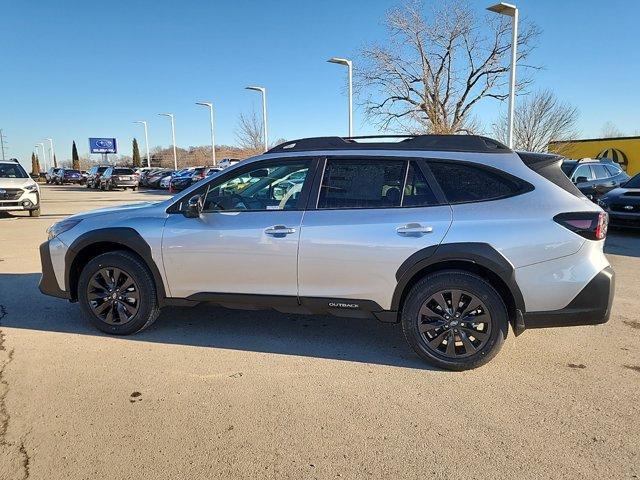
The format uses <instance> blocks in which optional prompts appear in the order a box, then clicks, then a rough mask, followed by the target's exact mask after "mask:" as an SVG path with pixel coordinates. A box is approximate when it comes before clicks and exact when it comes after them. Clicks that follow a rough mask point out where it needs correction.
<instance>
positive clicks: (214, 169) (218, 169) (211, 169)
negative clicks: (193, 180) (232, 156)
mask: <svg viewBox="0 0 640 480" xmlns="http://www.w3.org/2000/svg"><path fill="white" fill-rule="evenodd" d="M222 170H224V168H222V167H220V166H216V167H209V168H208V169H207V171H206V172H205V174H204V176H205V177H210V176H211V175H215V174H216V173H219V172H221V171H222Z"/></svg>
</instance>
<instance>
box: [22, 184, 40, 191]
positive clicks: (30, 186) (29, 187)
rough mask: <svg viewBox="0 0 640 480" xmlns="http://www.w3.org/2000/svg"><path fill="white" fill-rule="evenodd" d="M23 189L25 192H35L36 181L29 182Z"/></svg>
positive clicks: (36, 188)
mask: <svg viewBox="0 0 640 480" xmlns="http://www.w3.org/2000/svg"><path fill="white" fill-rule="evenodd" d="M24 189H25V190H26V191H27V192H36V191H37V190H38V184H37V183H30V184H29V185H27V186H26V187H24Z"/></svg>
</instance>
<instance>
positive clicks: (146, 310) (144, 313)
mask: <svg viewBox="0 0 640 480" xmlns="http://www.w3.org/2000/svg"><path fill="white" fill-rule="evenodd" d="M114 268H115V269H118V270H120V271H121V272H124V274H125V275H126V276H127V277H128V278H129V279H131V280H132V281H133V284H134V288H135V291H137V294H138V300H137V303H136V304H134V305H135V306H136V307H137V310H136V311H135V313H134V314H133V315H132V316H131V318H130V319H128V320H126V321H123V322H121V323H118V322H116V321H115V318H114V317H115V316H116V315H117V316H118V317H119V318H121V317H120V314H119V313H117V312H118V309H115V310H114V309H113V308H112V307H111V306H107V307H106V310H104V311H105V312H107V313H106V315H107V318H108V312H109V311H111V310H114V311H111V315H112V317H111V320H112V323H108V321H107V320H106V319H103V318H101V317H100V316H99V315H98V314H97V313H96V312H94V308H95V307H94V306H92V303H91V301H90V299H89V296H90V295H93V293H92V291H93V292H96V291H97V290H96V289H94V288H93V287H92V286H90V285H95V283H93V282H92V280H94V277H95V276H96V275H98V272H100V271H101V270H102V271H105V270H106V271H110V272H111V273H112V276H114V277H115V275H113V273H114V271H113V269H114ZM101 275H102V274H100V276H101ZM101 278H103V277H101ZM116 281H117V279H116ZM90 282H92V283H90ZM101 283H104V282H101ZM125 284H126V283H125ZM121 286H122V285H121ZM104 290H105V291H106V289H104ZM78 302H79V303H80V307H81V308H82V311H83V313H84V314H85V315H86V316H87V317H88V318H89V320H90V321H91V323H93V325H94V326H95V327H96V328H98V330H101V331H103V332H105V333H109V334H112V335H131V334H133V333H136V332H140V331H142V330H144V329H145V328H147V327H148V326H150V325H151V324H152V323H153V322H154V321H155V320H156V318H158V315H159V314H160V307H159V306H158V300H157V295H156V286H155V282H154V281H153V276H152V275H151V272H150V271H149V269H148V268H147V266H146V265H145V263H144V262H143V261H142V260H141V259H140V258H139V257H138V256H137V255H135V254H133V253H131V252H128V251H123V250H116V251H113V252H107V253H103V254H102V255H98V256H97V257H95V258H94V259H92V260H90V261H89V263H87V264H86V265H85V267H84V268H83V269H82V272H81V273H80V279H79V281H78ZM105 303H106V302H105ZM121 303H123V302H121ZM129 305H130V306H131V304H129ZM100 306H101V305H99V306H98V308H99V307H100ZM132 308H133V307H132ZM121 311H124V308H122V309H121Z"/></svg>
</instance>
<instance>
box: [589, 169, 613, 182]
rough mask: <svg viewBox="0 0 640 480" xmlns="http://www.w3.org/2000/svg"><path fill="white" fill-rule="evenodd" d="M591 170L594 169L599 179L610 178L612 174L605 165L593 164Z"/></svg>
mask: <svg viewBox="0 0 640 480" xmlns="http://www.w3.org/2000/svg"><path fill="white" fill-rule="evenodd" d="M591 170H593V174H594V175H595V176H596V179H598V180H600V179H602V178H609V177H610V176H611V174H610V173H609V171H608V170H607V169H606V168H604V165H591Z"/></svg>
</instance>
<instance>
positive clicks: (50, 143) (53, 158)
mask: <svg viewBox="0 0 640 480" xmlns="http://www.w3.org/2000/svg"><path fill="white" fill-rule="evenodd" d="M45 140H48V141H49V159H50V160H51V161H53V166H54V167H57V166H58V165H56V160H55V159H56V152H55V151H54V150H53V139H52V138H45Z"/></svg>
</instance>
